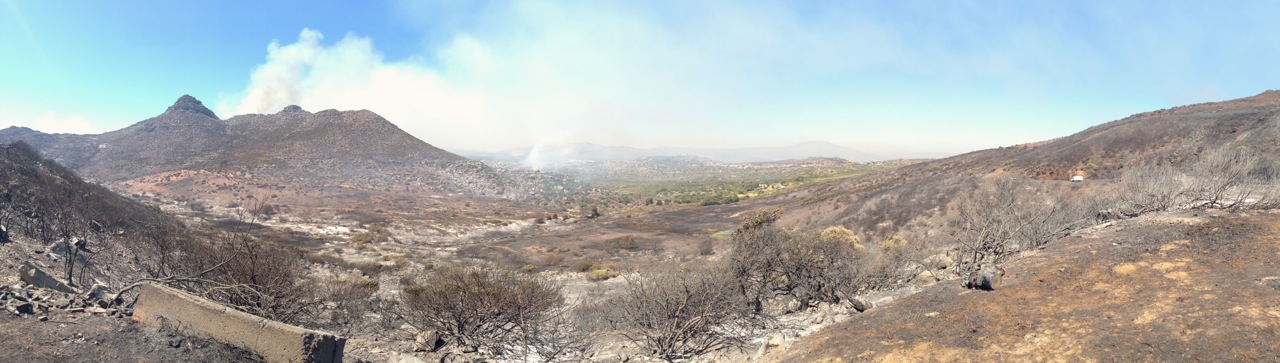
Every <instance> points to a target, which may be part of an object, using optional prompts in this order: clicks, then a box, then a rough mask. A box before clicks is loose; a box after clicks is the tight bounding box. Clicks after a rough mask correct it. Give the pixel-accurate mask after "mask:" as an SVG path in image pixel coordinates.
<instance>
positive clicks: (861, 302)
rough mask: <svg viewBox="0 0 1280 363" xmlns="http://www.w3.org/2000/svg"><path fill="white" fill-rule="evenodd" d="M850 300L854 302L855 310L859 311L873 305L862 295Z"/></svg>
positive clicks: (863, 310)
mask: <svg viewBox="0 0 1280 363" xmlns="http://www.w3.org/2000/svg"><path fill="white" fill-rule="evenodd" d="M849 302H851V303H853V310H857V311H858V312H859V313H861V312H865V311H867V310H868V309H871V308H872V307H873V306H872V304H871V303H870V302H868V301H867V300H866V299H864V298H861V297H855V298H853V299H850V300H849Z"/></svg>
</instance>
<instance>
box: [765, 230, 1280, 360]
mask: <svg viewBox="0 0 1280 363" xmlns="http://www.w3.org/2000/svg"><path fill="white" fill-rule="evenodd" d="M1278 232H1280V212H1277V211H1269V212H1261V213H1256V214H1244V213H1239V214H1226V213H1219V212H1213V213H1210V214H1205V212H1192V211H1183V212H1174V213H1161V214H1153V215H1145V216H1142V217H1139V218H1135V219H1130V220H1124V221H1120V222H1115V223H1112V224H1107V225H1102V226H1098V227H1095V228H1092V229H1089V230H1085V231H1081V232H1079V233H1076V234H1075V235H1073V236H1071V237H1068V238H1064V239H1062V240H1059V241H1056V242H1054V243H1052V244H1050V245H1049V247H1047V248H1045V249H1043V250H1040V251H1035V252H1034V253H1028V254H1025V255H1024V256H1023V257H1022V258H1019V259H1016V260H1015V261H1014V262H1012V263H1008V264H1006V265H1004V267H1005V269H1006V270H1007V271H1008V275H1006V276H1005V279H1004V287H1003V288H1000V289H998V290H995V291H990V292H984V291H977V290H968V289H964V288H961V287H960V286H959V283H958V282H956V281H944V282H942V283H939V284H937V285H934V286H932V287H930V288H928V289H925V290H923V291H921V292H919V293H917V294H915V295H912V296H909V297H906V298H903V299H901V300H898V301H895V302H891V303H889V304H886V305H884V306H880V307H877V308H874V309H872V310H869V311H868V312H866V313H864V314H860V315H857V316H854V317H852V318H850V320H848V321H845V322H843V323H841V324H839V325H835V326H832V327H829V328H826V329H824V330H821V331H819V332H817V333H815V334H813V335H811V336H809V337H807V338H803V339H800V340H798V341H796V342H795V343H794V344H790V345H789V346H784V347H783V348H782V349H779V350H777V351H775V352H773V353H771V354H770V355H769V356H768V357H767V358H766V359H765V361H769V362H853V361H882V362H956V361H961V362H963V361H969V362H991V361H1075V362H1143V361H1159V362H1169V361H1203V362H1224V361H1274V360H1276V359H1277V358H1280V237H1277V236H1278V235H1280V233H1278Z"/></svg>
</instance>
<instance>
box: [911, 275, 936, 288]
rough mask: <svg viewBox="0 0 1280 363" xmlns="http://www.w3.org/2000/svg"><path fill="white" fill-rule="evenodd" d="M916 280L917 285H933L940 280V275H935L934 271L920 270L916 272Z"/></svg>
mask: <svg viewBox="0 0 1280 363" xmlns="http://www.w3.org/2000/svg"><path fill="white" fill-rule="evenodd" d="M915 282H916V286H917V287H925V286H929V285H933V284H935V283H937V282H938V276H936V275H934V274H933V271H920V273H918V274H916V278H915Z"/></svg>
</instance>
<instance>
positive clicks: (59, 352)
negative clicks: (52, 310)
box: [0, 313, 262, 363]
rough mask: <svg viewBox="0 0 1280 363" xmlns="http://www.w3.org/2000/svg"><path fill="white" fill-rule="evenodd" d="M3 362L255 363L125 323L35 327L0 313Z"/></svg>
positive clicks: (90, 318) (233, 351)
mask: <svg viewBox="0 0 1280 363" xmlns="http://www.w3.org/2000/svg"><path fill="white" fill-rule="evenodd" d="M0 326H3V327H4V328H3V329H0V357H3V359H0V360H3V361H5V362H155V363H161V362H261V361H262V359H261V358H260V357H257V356H256V355H254V354H253V353H250V352H247V351H244V350H241V349H237V348H235V347H231V346H228V345H224V344H220V343H218V342H214V341H211V340H205V339H197V338H190V337H184V336H178V335H174V334H172V333H169V332H164V331H160V330H157V329H153V328H150V327H147V326H144V325H141V324H137V323H134V322H133V321H132V320H131V319H129V318H128V317H123V318H121V317H112V316H101V315H89V314H57V315H53V316H50V317H49V321H44V322H41V321H39V320H36V319H35V318H32V317H27V318H21V317H17V316H15V315H12V314H8V313H0Z"/></svg>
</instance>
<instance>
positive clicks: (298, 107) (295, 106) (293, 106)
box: [280, 105, 307, 113]
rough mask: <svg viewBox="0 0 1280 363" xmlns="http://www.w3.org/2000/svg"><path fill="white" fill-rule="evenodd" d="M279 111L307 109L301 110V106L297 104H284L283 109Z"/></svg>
mask: <svg viewBox="0 0 1280 363" xmlns="http://www.w3.org/2000/svg"><path fill="white" fill-rule="evenodd" d="M280 112H282V113H284V112H307V110H303V109H302V107H301V106H298V105H288V106H284V109H283V110H280Z"/></svg>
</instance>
